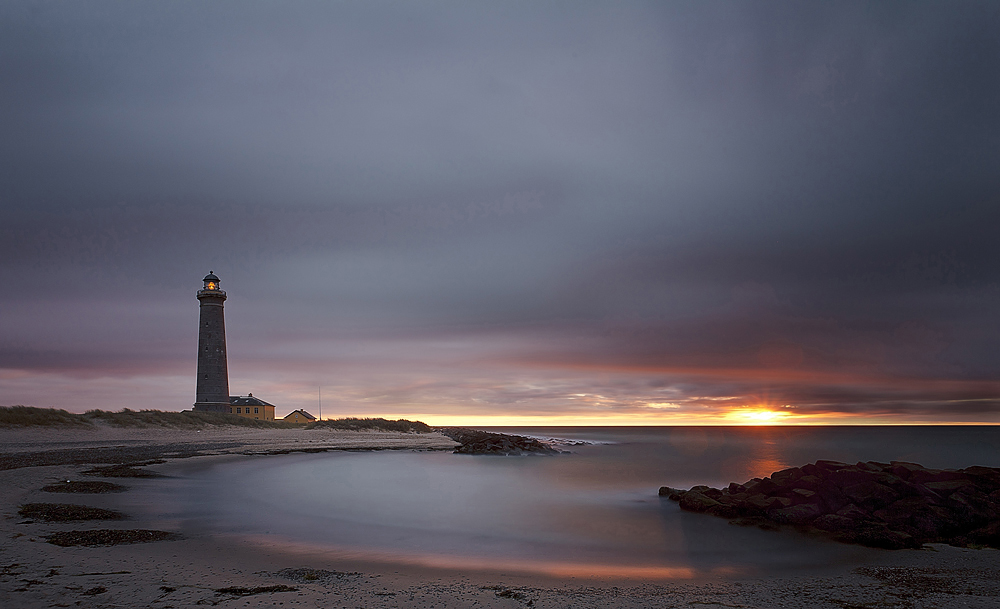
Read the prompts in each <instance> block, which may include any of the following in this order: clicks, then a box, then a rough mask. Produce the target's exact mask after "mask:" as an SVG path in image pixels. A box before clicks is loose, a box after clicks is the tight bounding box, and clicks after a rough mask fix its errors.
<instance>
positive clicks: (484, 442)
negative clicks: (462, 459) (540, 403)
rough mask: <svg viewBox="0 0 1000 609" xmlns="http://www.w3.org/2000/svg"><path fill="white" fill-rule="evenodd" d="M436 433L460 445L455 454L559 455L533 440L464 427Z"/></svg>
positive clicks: (550, 448) (547, 446)
mask: <svg viewBox="0 0 1000 609" xmlns="http://www.w3.org/2000/svg"><path fill="white" fill-rule="evenodd" d="M438 431H440V432H441V433H442V434H443V435H445V436H447V437H449V438H451V439H452V440H454V441H456V442H458V443H459V444H460V446H459V447H458V448H456V449H455V454H461V455H505V456H509V455H557V454H560V451H558V450H556V449H554V448H552V447H551V446H549V445H548V444H545V443H544V442H541V441H539V440H536V439H535V438H527V437H524V436H512V435H507V434H499V433H490V432H488V431H479V430H476V429H466V428H464V427H446V428H444V429H440V430H438Z"/></svg>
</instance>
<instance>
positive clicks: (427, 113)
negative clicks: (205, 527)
mask: <svg viewBox="0 0 1000 609" xmlns="http://www.w3.org/2000/svg"><path fill="white" fill-rule="evenodd" d="M998 32H1000V4H998V3H996V2H962V1H949V2H939V3H934V2H856V3H855V2H804V1H796V2H753V3H747V2H651V3H642V2H626V3H622V2H582V1H577V0H574V1H568V2H507V1H504V2H490V3H485V2H475V3H470V2H454V3H452V2H377V1H376V2H372V1H364V2H360V1H358V2H326V1H324V2H281V3H275V2H247V1H242V0H241V1H239V2H221V1H220V2H211V3H206V2H195V1H191V2H175V1H162V2H135V1H131V0H129V1H122V2H102V1H91V0H87V1H82V2H42V1H32V2H23V1H20V0H6V1H5V2H3V3H0V134H2V135H0V404H6V405H11V404H26V405H33V406H51V407H60V408H66V409H68V410H72V411H83V410H86V409H91V408H102V409H111V410H117V409H120V408H123V407H129V408H160V409H169V410H181V409H184V408H190V407H191V404H192V403H193V401H194V389H195V387H194V385H195V381H194V372H195V366H196V351H197V320H198V302H197V300H196V299H195V292H196V291H197V290H198V289H199V288H200V287H201V278H202V277H203V276H204V275H205V274H206V273H207V272H208V271H209V270H213V271H215V273H216V274H218V275H219V277H220V278H221V280H222V282H221V283H222V288H223V289H225V290H226V291H227V292H228V294H229V300H228V301H227V303H226V322H227V333H228V339H229V345H228V346H229V369H230V387H231V389H232V393H234V394H236V393H240V394H244V395H245V394H246V393H248V392H254V394H255V395H258V396H260V397H262V398H263V399H265V400H268V401H269V402H272V403H274V404H276V405H277V407H278V414H279V415H282V414H284V412H287V411H290V410H292V409H295V408H306V409H308V410H315V408H316V406H317V403H316V402H317V391H318V387H320V386H322V387H323V398H324V399H323V404H324V411H323V414H324V416H345V415H360V416H394V417H395V416H418V417H422V418H423V419H424V420H428V421H432V422H446V421H458V422H477V421H478V422H481V423H488V422H521V423H525V422H539V423H548V422H565V423H567V424H572V423H574V422H576V423H601V422H629V421H633V422H647V423H648V422H663V423H665V424H669V423H675V422H685V421H689V422H690V421H701V422H706V421H716V422H725V421H738V420H740V416H741V415H740V413H746V412H748V411H753V410H756V409H760V408H762V407H766V408H768V409H771V410H781V411H782V412H784V413H786V414H789V415H790V416H791V417H793V418H794V417H799V418H800V420H814V421H815V420H833V421H844V422H873V421H882V422H886V421H890V422H891V421H896V422H907V421H991V422H997V421H1000V348H998V347H1000V307H998V304H1000V238H998V237H997V234H996V233H997V231H998V228H1000V113H998V111H997V109H998V108H1000V35H998ZM810 417H812V418H810Z"/></svg>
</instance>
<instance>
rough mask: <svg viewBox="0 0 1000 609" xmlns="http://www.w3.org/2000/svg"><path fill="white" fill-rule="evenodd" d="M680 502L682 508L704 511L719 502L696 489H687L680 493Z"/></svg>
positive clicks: (691, 510)
mask: <svg viewBox="0 0 1000 609" xmlns="http://www.w3.org/2000/svg"><path fill="white" fill-rule="evenodd" d="M680 504H681V509H682V510H688V511H690V512H706V511H708V509H709V508H713V507H715V506H717V505H719V502H718V501H716V500H715V499H711V498H709V497H706V496H705V495H702V494H701V493H699V492H698V491H688V492H686V493H684V494H683V495H681V499H680Z"/></svg>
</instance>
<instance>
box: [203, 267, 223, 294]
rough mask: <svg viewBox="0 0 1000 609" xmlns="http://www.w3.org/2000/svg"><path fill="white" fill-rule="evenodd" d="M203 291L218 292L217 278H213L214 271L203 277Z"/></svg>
mask: <svg viewBox="0 0 1000 609" xmlns="http://www.w3.org/2000/svg"><path fill="white" fill-rule="evenodd" d="M203 281H204V282H205V289H206V290H218V289H219V278H218V277H216V276H215V271H209V272H208V275H205V279H204V280H203Z"/></svg>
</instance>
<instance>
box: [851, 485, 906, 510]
mask: <svg viewBox="0 0 1000 609" xmlns="http://www.w3.org/2000/svg"><path fill="white" fill-rule="evenodd" d="M844 496H845V497H847V499H848V500H850V502H851V503H853V504H854V505H856V506H858V507H862V508H869V509H877V508H880V507H884V506H886V505H889V504H890V503H892V502H893V501H895V500H896V499H898V498H899V493H897V492H896V491H894V490H892V489H891V488H889V487H888V486H885V485H883V484H879V483H878V482H862V483H860V484H854V485H851V486H848V487H845V488H844Z"/></svg>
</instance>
